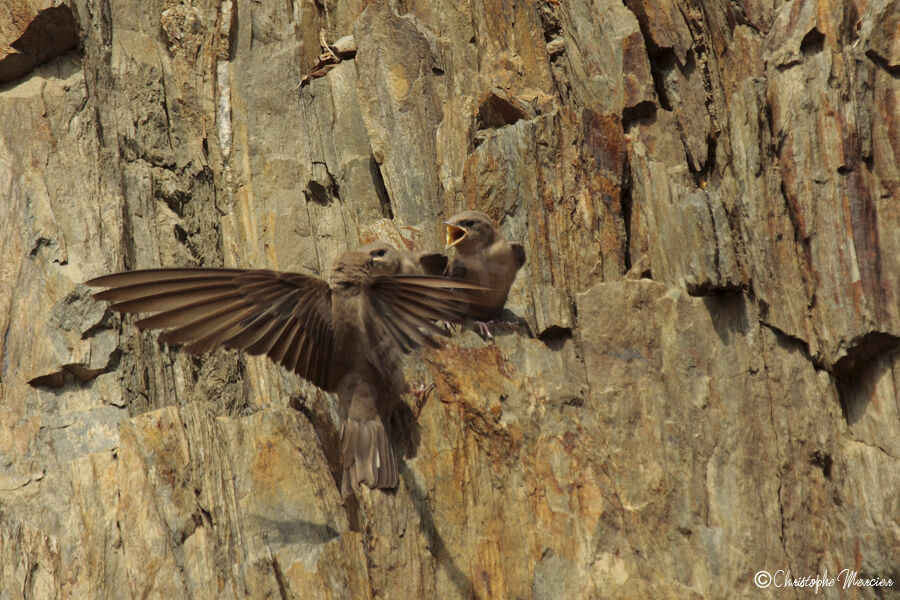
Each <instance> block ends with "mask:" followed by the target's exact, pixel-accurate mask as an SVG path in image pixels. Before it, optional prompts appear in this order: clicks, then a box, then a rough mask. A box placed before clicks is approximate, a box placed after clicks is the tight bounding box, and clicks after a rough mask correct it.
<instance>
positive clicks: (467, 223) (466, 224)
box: [463, 219, 475, 227]
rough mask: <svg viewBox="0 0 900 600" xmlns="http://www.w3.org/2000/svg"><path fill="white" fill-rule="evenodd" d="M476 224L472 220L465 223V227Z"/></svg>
mask: <svg viewBox="0 0 900 600" xmlns="http://www.w3.org/2000/svg"><path fill="white" fill-rule="evenodd" d="M474 224H475V221H472V220H471V219H470V220H466V221H463V225H465V226H466V227H471V226H472V225H474Z"/></svg>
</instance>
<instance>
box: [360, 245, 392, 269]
mask: <svg viewBox="0 0 900 600" xmlns="http://www.w3.org/2000/svg"><path fill="white" fill-rule="evenodd" d="M359 251H360V252H364V253H366V254H368V255H369V258H371V259H372V275H374V276H376V277H380V276H383V275H396V274H397V273H399V272H400V253H399V252H398V251H397V249H396V248H394V247H393V246H391V245H390V244H388V243H387V242H381V241H379V242H372V243H371V244H368V245H367V246H363V247H362V248H360V249H359Z"/></svg>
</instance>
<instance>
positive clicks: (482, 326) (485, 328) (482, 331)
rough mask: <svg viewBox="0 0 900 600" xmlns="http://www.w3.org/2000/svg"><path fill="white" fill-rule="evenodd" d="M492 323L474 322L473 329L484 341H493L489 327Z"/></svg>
mask: <svg viewBox="0 0 900 600" xmlns="http://www.w3.org/2000/svg"><path fill="white" fill-rule="evenodd" d="M493 322H494V321H475V328H476V329H477V330H478V335H480V336H481V338H482V339H484V340H492V339H494V335H493V334H492V333H491V328H490V325H491V323H493Z"/></svg>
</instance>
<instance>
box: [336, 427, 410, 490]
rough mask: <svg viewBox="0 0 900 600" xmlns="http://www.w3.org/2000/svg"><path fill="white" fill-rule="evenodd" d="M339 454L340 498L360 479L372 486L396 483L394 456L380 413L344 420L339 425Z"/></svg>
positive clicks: (386, 486)
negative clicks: (368, 417) (376, 415)
mask: <svg viewBox="0 0 900 600" xmlns="http://www.w3.org/2000/svg"><path fill="white" fill-rule="evenodd" d="M341 458H342V460H343V467H344V478H343V481H342V483H341V494H342V495H343V496H344V498H346V497H347V496H349V495H350V494H353V493H356V491H357V490H358V489H359V484H361V483H364V484H365V485H366V486H368V487H369V488H372V489H374V488H394V487H397V457H396V456H394V450H393V448H391V443H390V440H389V439H388V434H387V431H386V430H385V428H384V423H382V421H381V418H380V417H376V418H374V419H370V420H367V421H358V420H356V419H353V418H348V419H347V420H346V421H344V424H343V425H341Z"/></svg>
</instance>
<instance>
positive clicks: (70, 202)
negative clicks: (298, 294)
mask: <svg viewBox="0 0 900 600" xmlns="http://www.w3.org/2000/svg"><path fill="white" fill-rule="evenodd" d="M897 6H898V4H897V2H892V1H888V0H871V1H862V0H860V1H857V2H853V3H841V2H837V1H836V0H793V1H791V2H774V1H772V0H760V1H757V0H741V1H740V2H719V3H677V2H669V1H658V2H650V1H648V0H628V1H627V2H624V3H623V2H616V1H613V0H572V1H567V2H556V1H555V0H540V1H537V2H512V3H511V2H505V1H499V0H488V1H485V2H474V3H466V2H462V3H460V2H447V1H444V0H438V1H437V2H432V3H419V2H387V1H383V0H376V1H374V2H361V1H359V0H349V1H343V0H341V1H333V2H326V3H309V2H307V3H294V4H290V3H287V4H286V3H270V2H237V3H235V2H231V1H223V2H212V1H207V0H200V1H195V2H191V3H185V2H164V3H157V4H152V3H151V4H147V3H134V2H131V0H121V1H118V2H113V3H109V2H96V1H94V0H71V1H69V2H65V3H47V2H44V3H40V2H26V3H23V2H17V1H15V0H0V79H2V80H3V81H4V85H3V86H2V87H0V198H2V202H0V204H2V208H3V210H2V216H0V333H2V335H0V597H3V598H5V597H10V598H31V597H35V598H45V597H58V598H95V597H113V596H114V597H120V596H125V597H147V598H160V597H165V598H167V599H169V600H174V599H175V598H243V597H248V598H260V597H280V598H310V597H313V598H348V597H353V598H473V597H475V598H556V597H566V598H606V597H609V598H651V597H658V598H670V597H685V598H733V597H748V598H750V597H752V598H756V597H760V594H762V595H763V596H765V595H766V594H768V596H769V597H773V598H774V597H779V596H781V595H783V594H782V592H784V593H787V591H786V590H773V589H770V590H768V591H765V592H764V591H761V590H759V589H757V587H756V586H755V585H754V583H753V577H754V574H755V573H756V572H757V571H759V570H762V569H767V570H770V571H774V570H777V569H790V570H791V572H792V573H793V574H794V575H796V576H804V575H814V574H817V573H818V574H821V573H823V572H824V571H825V570H827V571H828V573H829V575H831V576H833V575H835V574H836V573H838V572H839V571H840V570H841V569H843V568H852V569H856V570H857V571H859V572H860V573H861V574H863V575H864V576H866V577H876V576H877V577H885V578H892V579H893V581H894V582H895V583H894V586H895V588H894V589H896V585H898V583H897V582H900V572H898V570H897V565H898V564H900V554H898V548H900V523H898V514H900V504H898V502H900V500H898V499H900V466H898V461H900V446H898V440H900V404H898V397H900V375H898V374H900V362H898V361H900V353H898V343H900V303H898V298H900V198H898V193H900V192H898V190H900V171H898V156H900V142H898V140H900V138H898V133H897V132H898V124H897V123H898V120H897V110H896V107H897V96H898V80H897V65H898V58H897V57H898V54H897V48H898V46H897V36H896V27H897V14H898V13H897V11H898V8H897ZM66 15H69V16H71V23H70V22H69V21H68V20H66V19H64V18H63V17H65V16H66ZM67 36H70V37H71V39H70V37H67ZM351 36H352V37H351ZM350 39H352V42H353V44H354V45H355V54H354V51H353V50H351V49H350V48H351V47H350V46H347V45H345V44H348V43H349V42H348V40H350ZM321 40H338V42H340V43H338V42H335V45H336V46H337V47H338V50H339V51H340V53H341V56H340V58H341V59H342V60H341V62H339V63H337V64H334V65H329V66H330V67H331V68H330V70H327V72H322V73H319V75H321V76H317V77H314V78H310V79H309V80H308V85H303V86H301V85H300V84H301V82H302V81H304V77H305V76H307V75H310V69H311V67H312V65H314V64H316V61H317V60H318V57H319V56H320V55H321V54H322V53H323V51H324V50H325V49H324V48H322V47H321V44H320V41H321ZM341 40H343V41H341ZM467 208H473V209H478V210H482V211H485V212H487V213H488V214H489V215H491V217H492V218H494V219H495V220H496V221H497V224H498V226H499V228H500V231H501V232H502V233H503V234H504V236H506V237H507V238H509V239H514V240H517V241H519V242H521V243H523V244H524V245H525V248H526V255H527V262H526V264H525V266H524V267H523V268H522V269H521V271H520V272H519V274H518V278H517V281H516V282H515V284H514V285H513V288H512V290H511V293H510V298H509V302H508V304H507V309H508V311H507V312H506V313H505V314H504V316H505V318H507V319H508V320H509V321H512V322H509V323H506V324H504V323H497V324H495V325H494V326H493V332H494V340H493V341H491V342H486V341H485V340H482V339H481V338H480V337H479V336H478V335H476V334H475V333H474V332H473V331H470V330H469V329H467V328H462V329H461V330H459V331H458V332H457V333H456V335H455V336H454V337H453V338H452V339H451V340H448V341H447V343H446V344H445V345H443V346H442V347H441V348H438V349H429V350H428V351H425V352H421V353H416V354H413V355H411V356H409V357H408V358H407V359H406V361H405V363H404V367H405V370H406V376H407V379H408V380H409V381H410V383H411V384H413V385H416V384H419V383H424V384H428V383H434V384H435V389H434V392H433V393H432V394H431V395H430V396H429V397H428V398H427V399H425V400H418V399H417V400H416V401H415V403H414V399H413V398H412V397H406V398H403V401H402V402H401V404H400V407H399V409H398V411H397V414H396V415H395V419H396V420H397V424H401V425H403V427H402V431H403V435H401V436H399V437H401V438H402V439H401V440H400V441H399V446H400V448H398V449H399V450H401V451H402V452H401V454H402V456H403V459H402V460H401V467H400V471H401V473H400V485H399V487H398V489H397V490H396V491H393V492H387V493H384V492H380V491H374V492H372V491H369V490H367V489H364V490H362V491H361V492H360V494H359V495H358V497H354V498H350V499H348V500H347V501H346V502H343V501H342V500H341V498H340V494H339V493H338V479H337V476H338V475H339V468H340V467H339V465H340V459H339V448H338V446H339V444H338V435H337V430H336V426H335V424H336V422H337V412H336V410H337V407H336V402H335V399H334V398H333V397H332V396H331V395H328V394H324V393H322V392H320V391H318V390H316V389H315V388H314V387H313V386H311V385H309V384H306V383H303V382H300V381H298V380H297V379H296V377H294V376H292V375H290V374H288V373H285V372H284V371H283V370H281V369H280V368H278V367H276V366H275V365H272V364H270V363H269V362H267V361H266V360H264V359H261V358H258V357H246V356H239V355H237V354H235V353H233V352H227V351H220V352H215V353H212V354H209V355H204V356H200V357H193V356H189V355H186V354H184V353H182V352H178V351H177V349H174V348H168V347H166V346H165V345H161V344H159V343H158V341H157V340H158V332H140V331H138V330H137V329H136V328H135V327H134V320H135V319H134V318H133V317H124V318H120V317H117V316H114V315H113V314H112V313H110V312H109V311H107V310H105V308H106V307H105V306H104V305H103V304H102V303H99V302H95V301H93V300H92V299H91V298H90V297H89V295H88V294H89V292H88V289H87V288H85V287H84V286H82V285H81V283H82V282H83V281H85V280H86V279H88V278H90V277H92V276H95V275H100V274H103V273H107V272H110V271H115V270H120V269H123V268H149V267H156V266H179V265H204V266H220V265H227V266H237V267H259V268H278V269H288V270H298V271H303V272H307V273H313V274H317V275H320V276H327V274H328V271H329V266H330V264H331V261H332V260H333V259H334V257H335V256H337V255H338V254H339V253H341V252H343V251H344V250H346V249H347V248H352V247H355V246H357V245H359V244H364V243H368V242H370V241H372V240H375V239H386V240H388V241H390V242H391V243H394V244H396V245H397V246H398V247H406V248H408V249H410V250H415V251H419V250H430V249H439V248H441V247H442V246H443V243H442V239H441V237H442V236H441V229H440V226H439V223H440V221H443V220H445V219H446V218H448V217H449V216H451V215H453V214H454V213H456V212H458V211H460V210H463V209H467ZM798 592H799V591H798ZM880 592H885V593H884V594H881V595H879V594H880ZM856 593H857V597H859V598H876V597H889V596H890V594H891V593H892V590H883V589H882V590H874V589H868V588H862V589H859V590H857V591H856ZM800 595H802V593H801V594H800ZM822 595H823V597H826V598H837V597H839V593H838V590H837V589H834V588H832V589H825V590H822Z"/></svg>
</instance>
